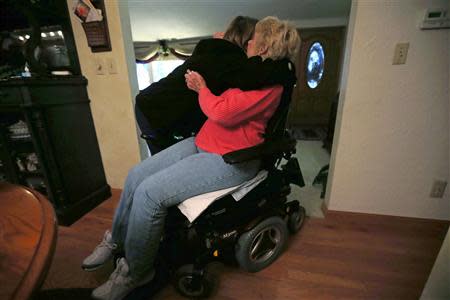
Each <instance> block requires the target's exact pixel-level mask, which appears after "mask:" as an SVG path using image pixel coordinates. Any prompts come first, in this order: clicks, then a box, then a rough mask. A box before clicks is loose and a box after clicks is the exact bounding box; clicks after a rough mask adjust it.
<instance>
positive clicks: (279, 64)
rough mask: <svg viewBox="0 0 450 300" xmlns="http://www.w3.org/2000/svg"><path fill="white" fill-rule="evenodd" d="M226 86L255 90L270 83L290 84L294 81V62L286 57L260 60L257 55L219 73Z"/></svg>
mask: <svg viewBox="0 0 450 300" xmlns="http://www.w3.org/2000/svg"><path fill="white" fill-rule="evenodd" d="M219 79H220V81H221V83H222V84H223V85H224V87H226V88H232V87H237V88H240V89H242V90H247V91H248V90H255V89H259V88H262V87H265V86H271V85H276V84H280V85H291V84H294V83H295V81H296V75H295V68H294V64H293V63H292V62H290V60H288V59H282V60H276V61H274V60H271V59H266V60H264V61H263V60H262V59H261V57H259V56H254V57H251V58H248V59H247V60H245V61H242V63H237V64H235V65H233V66H232V67H228V68H227V69H226V70H225V71H223V72H222V73H221V74H220V75H219Z"/></svg>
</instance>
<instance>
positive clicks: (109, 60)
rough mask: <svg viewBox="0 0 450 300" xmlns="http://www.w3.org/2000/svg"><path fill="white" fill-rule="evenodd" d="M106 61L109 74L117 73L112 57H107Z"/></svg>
mask: <svg viewBox="0 0 450 300" xmlns="http://www.w3.org/2000/svg"><path fill="white" fill-rule="evenodd" d="M106 63H107V65H108V72H109V74H117V64H116V61H115V60H114V58H112V57H109V58H107V60H106Z"/></svg>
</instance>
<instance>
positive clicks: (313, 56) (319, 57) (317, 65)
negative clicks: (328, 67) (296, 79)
mask: <svg viewBox="0 0 450 300" xmlns="http://www.w3.org/2000/svg"><path fill="white" fill-rule="evenodd" d="M306 61H307V66H306V82H307V83H308V86H309V87H310V88H312V89H315V88H316V87H317V86H318V85H319V83H320V81H321V80H322V76H323V70H324V66H325V53H324V52H323V47H322V45H321V44H320V43H319V42H315V43H314V44H312V45H311V48H309V51H308V56H307V57H306Z"/></svg>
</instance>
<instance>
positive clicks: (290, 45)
mask: <svg viewBox="0 0 450 300" xmlns="http://www.w3.org/2000/svg"><path fill="white" fill-rule="evenodd" d="M255 33H257V34H258V36H257V38H258V40H255V44H256V47H258V48H259V47H264V48H266V49H267V52H266V53H264V54H263V55H261V56H262V57H263V58H264V59H265V58H271V59H274V60H276V59H282V58H289V59H290V60H291V61H294V60H295V59H296V55H297V52H298V49H299V47H300V37H299V35H298V32H297V29H296V28H295V27H294V26H292V25H291V24H289V23H288V22H286V21H281V20H279V19H278V18H276V17H266V18H264V19H262V20H260V21H259V22H258V23H256V28H255Z"/></svg>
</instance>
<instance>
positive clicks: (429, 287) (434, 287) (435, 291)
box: [420, 230, 450, 300]
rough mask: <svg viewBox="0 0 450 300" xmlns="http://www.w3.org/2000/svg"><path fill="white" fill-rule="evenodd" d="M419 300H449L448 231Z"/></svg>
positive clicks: (449, 254) (449, 238)
mask: <svg viewBox="0 0 450 300" xmlns="http://www.w3.org/2000/svg"><path fill="white" fill-rule="evenodd" d="M420 299H421V300H439V299H442V300H448V299H450V230H449V231H448V232H447V236H446V237H445V240H444V242H443V244H442V247H441V250H440V251H439V255H438V257H437V258H436V262H435V264H434V266H433V269H432V270H431V273H430V276H429V277H428V280H427V283H426V285H425V288H424V290H423V292H422V296H421V297H420Z"/></svg>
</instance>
